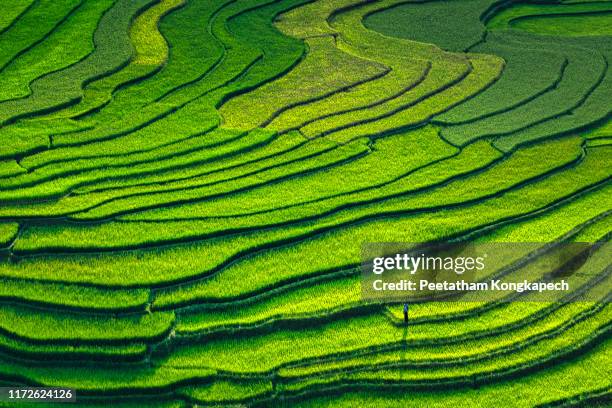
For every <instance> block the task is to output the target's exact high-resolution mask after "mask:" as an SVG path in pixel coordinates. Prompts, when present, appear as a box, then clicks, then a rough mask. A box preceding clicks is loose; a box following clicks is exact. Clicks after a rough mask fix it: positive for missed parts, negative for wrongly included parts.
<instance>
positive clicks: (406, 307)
mask: <svg viewBox="0 0 612 408" xmlns="http://www.w3.org/2000/svg"><path fill="white" fill-rule="evenodd" d="M404 324H408V303H404Z"/></svg>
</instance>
